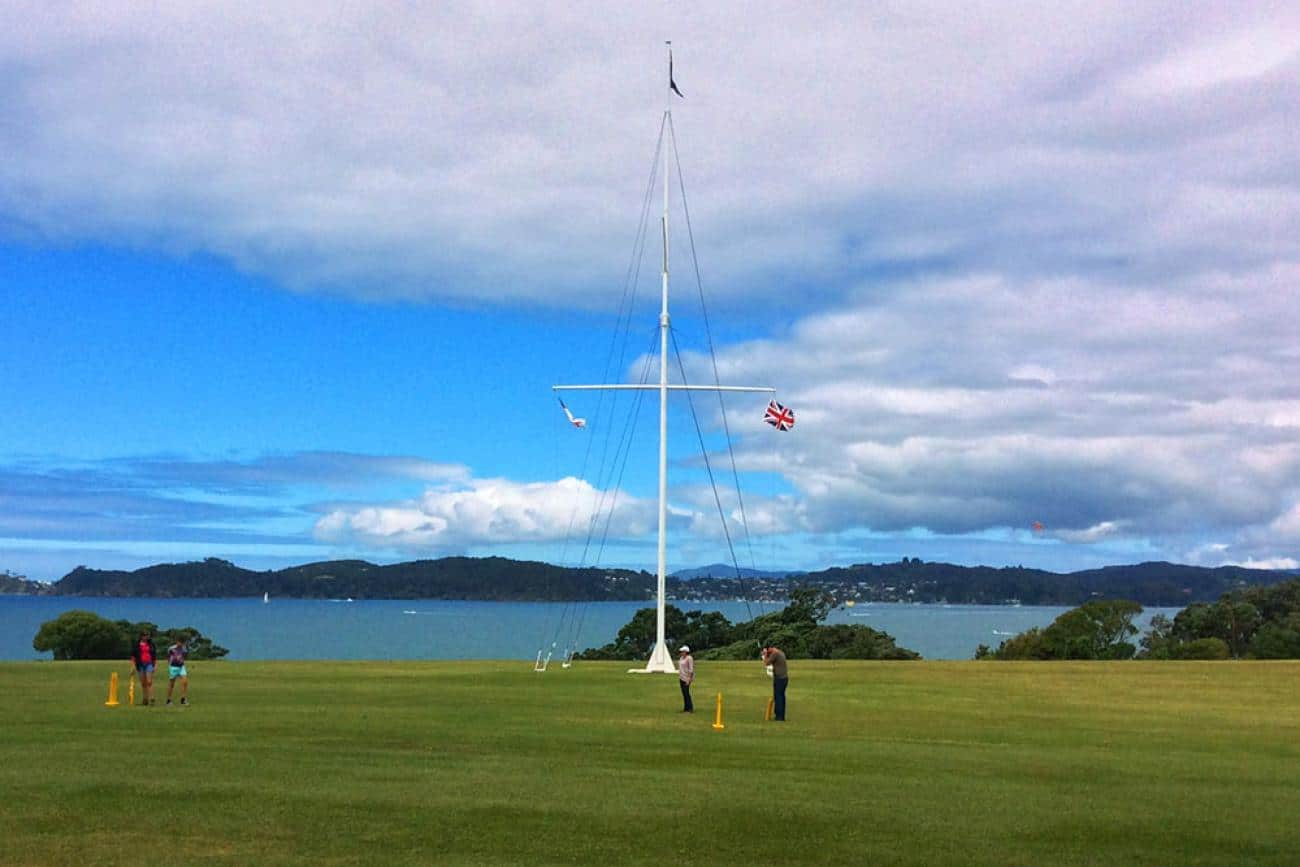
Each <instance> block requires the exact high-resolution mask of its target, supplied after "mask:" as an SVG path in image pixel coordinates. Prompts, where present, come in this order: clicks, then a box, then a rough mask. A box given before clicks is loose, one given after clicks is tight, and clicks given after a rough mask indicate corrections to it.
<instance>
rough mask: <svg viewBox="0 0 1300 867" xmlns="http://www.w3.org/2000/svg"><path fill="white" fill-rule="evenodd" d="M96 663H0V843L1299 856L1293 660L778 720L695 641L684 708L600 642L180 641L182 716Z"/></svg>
mask: <svg viewBox="0 0 1300 867" xmlns="http://www.w3.org/2000/svg"><path fill="white" fill-rule="evenodd" d="M112 667H113V666H112V665H109V664H104V663H7V664H0V805H3V808H2V809H0V841H3V843H2V844H0V863H4V864H10V863H12V864H72V863H78V864H87V863H95V864H138V863H141V861H142V860H144V861H147V862H156V861H161V860H164V859H165V860H169V861H179V862H181V863H190V862H196V861H198V862H202V863H227V864H251V863H259V864H273V863H287V862H294V861H304V860H310V861H312V862H314V863H316V862H318V863H333V864H354V863H410V864H421V863H433V862H442V863H473V864H575V863H576V864H582V863H590V864H656V865H665V864H688V863H698V862H706V861H707V862H711V863H718V864H751V863H752V864H759V863H761V864H765V865H768V864H807V863H839V864H864V863H870V864H925V865H937V864H952V863H964V864H991V865H992V864H996V865H999V867H1004V865H1015V864H1107V865H1116V864H1184V865H1190V864H1246V863H1276V864H1288V863H1289V864H1294V863H1296V862H1295V858H1296V852H1297V851H1300V822H1297V821H1296V816H1298V815H1300V688H1298V687H1297V681H1298V680H1300V663H1289V662H1288V663H1153V664H1147V663H1132V662H1130V663H1115V664H1108V663H1092V664H1088V663H1081V664H1069V663H1040V664H1032V663H1026V664H1018V663H973V662H965V663H962V662H954V663H830V662H823V663H811V662H800V661H795V662H793V663H792V664H791V674H792V680H791V687H790V713H789V716H790V721H789V722H788V723H786V724H785V725H784V726H781V725H778V724H775V723H768V724H764V723H762V722H761V721H760V718H761V714H762V709H763V706H764V704H765V702H766V696H767V692H768V690H769V686H768V684H769V681H768V680H767V678H765V677H764V676H763V675H762V671H761V668H760V667H759V666H758V665H757V663H751V664H742V663H701V664H700V665H699V678H700V679H699V682H698V684H697V688H696V694H697V706H698V707H699V709H700V712H697V713H696V714H695V715H694V716H686V715H683V714H678V713H676V712H675V711H676V710H677V707H678V701H679V699H678V694H677V688H676V684H675V682H674V680H673V679H672V678H669V677H664V676H632V675H628V674H625V673H624V668H623V666H619V665H613V664H602V663H586V664H579V665H578V666H577V667H575V668H573V669H571V670H569V671H561V670H558V669H553V670H552V671H551V672H548V673H546V674H544V675H539V674H535V673H533V672H532V671H531V670H530V667H529V666H528V665H526V664H519V663H397V664H383V663H195V664H193V665H192V666H191V668H192V674H193V676H194V681H193V688H194V689H193V692H194V698H195V700H196V704H195V705H194V706H193V707H191V708H186V709H181V708H162V707H157V708H152V709H143V708H126V707H120V708H116V709H108V708H105V707H103V701H104V698H105V693H106V687H107V681H108V672H109V671H110V670H111V669H112ZM118 668H119V669H120V670H121V669H124V668H125V666H118ZM718 690H721V691H722V692H723V693H724V695H725V699H724V700H725V702H726V706H725V711H726V714H725V721H726V725H727V728H726V730H725V731H723V732H715V731H713V730H712V728H711V726H710V723H711V722H712V715H711V710H712V707H713V695H714V694H715V693H716V692H717V691H718ZM159 694H160V695H161V694H162V690H160V691H159Z"/></svg>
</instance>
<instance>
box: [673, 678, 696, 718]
mask: <svg viewBox="0 0 1300 867" xmlns="http://www.w3.org/2000/svg"><path fill="white" fill-rule="evenodd" d="M677 683H678V685H679V686H681V688H682V710H684V711H687V712H690V713H694V712H695V705H693V704H691V685H690V684H689V683H687V682H686V681H684V680H679V681H677Z"/></svg>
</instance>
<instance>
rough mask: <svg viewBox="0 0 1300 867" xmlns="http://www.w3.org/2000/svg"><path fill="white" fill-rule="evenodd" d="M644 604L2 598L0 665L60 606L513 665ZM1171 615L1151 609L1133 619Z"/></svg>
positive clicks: (322, 654)
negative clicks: (1, 660)
mask: <svg viewBox="0 0 1300 867" xmlns="http://www.w3.org/2000/svg"><path fill="white" fill-rule="evenodd" d="M672 604H675V605H677V606H678V607H679V608H681V609H682V610H686V611H690V610H695V609H700V610H705V611H719V612H721V613H722V614H723V615H724V616H726V617H727V618H728V619H729V620H731V621H732V622H733V623H736V622H739V621H743V620H748V619H750V618H751V617H753V616H755V615H758V614H762V613H766V612H770V611H774V610H777V608H778V607H779V606H776V605H774V604H772V603H764V604H762V605H759V604H758V603H754V602H749V603H745V602H740V601H734V600H725V601H724V600H719V601H712V602H683V603H672ZM646 605H647V603H645V602H584V603H553V602H461V601H447V600H414V599H368V600H358V601H355V602H352V601H347V600H328V599H272V600H271V601H270V602H269V603H264V602H263V601H262V600H261V599H256V598H255V599H144V598H121V597H84V598H78V597H68V596H0V659H3V660H32V659H49V658H50V656H51V655H50V654H49V653H37V652H36V651H35V650H33V649H32V638H34V637H35V635H36V632H37V630H38V629H40V625H41V623H43V622H44V621H46V620H52V619H54V618H55V617H58V616H59V615H60V614H62V613H63V612H64V611H69V610H72V609H82V610H86V611H93V612H95V613H96V614H98V615H100V616H101V617H106V618H108V619H110V620H131V621H141V620H148V621H151V622H153V623H156V624H158V626H160V627H162V628H169V627H180V626H193V627H194V628H196V629H198V630H199V631H200V632H202V633H203V634H204V635H205V636H208V637H209V638H212V639H213V640H214V641H215V642H216V643H217V644H220V645H221V646H223V647H226V648H229V649H230V655H229V656H228V657H227V658H228V659H234V660H280V659H314V660H322V659H340V660H345V659H372V660H376V659H377V660H387V659H392V660H397V659H517V660H527V661H532V660H534V659H535V658H536V656H537V653H538V651H539V650H546V649H550V648H552V646H553V647H554V651H555V654H556V657H557V658H558V657H559V656H560V655H561V654H562V653H563V651H564V648H565V647H566V646H567V645H570V644H573V645H575V646H576V647H577V648H578V649H579V650H583V649H586V648H588V647H598V646H600V645H602V644H606V643H607V642H610V641H613V640H614V637H615V636H616V635H617V634H618V630H619V629H620V628H621V627H622V626H623V625H624V624H626V623H627V622H628V621H629V620H630V619H631V618H632V615H633V614H634V613H635V612H636V611H637V609H639V608H644V607H646ZM1067 610H1068V608H1064V607H1055V606H1038V605H1024V606H1010V605H919V604H917V605H909V604H903V603H871V604H859V605H857V606H856V607H854V608H848V609H845V608H837V609H835V610H834V611H832V612H831V614H830V616H829V617H828V618H827V622H829V623H856V624H862V625H866V626H870V627H872V628H873V629H878V630H883V631H884V632H888V633H889V634H890V635H892V636H893V637H894V638H895V639H896V641H897V642H898V644H899V645H900V646H902V647H907V648H910V649H911V650H915V651H917V652H918V653H920V654H921V655H922V656H923V657H924V658H926V659H970V658H971V657H972V656H974V654H975V649H976V647H978V646H979V645H980V644H987V645H988V646H989V647H994V648H996V647H997V645H998V643H999V642H1001V641H1003V640H1005V639H1006V638H1009V637H1010V636H1012V635H1015V634H1017V633H1019V632H1022V631H1024V630H1026V629H1029V628H1030V627H1033V626H1040V627H1041V626H1047V625H1048V624H1049V623H1051V622H1052V621H1053V620H1054V619H1055V618H1056V617H1057V615H1059V614H1061V613H1062V612H1064V611H1067ZM1178 610H1179V609H1177V608H1148V609H1146V611H1144V612H1143V614H1142V615H1141V617H1140V618H1139V619H1138V621H1137V622H1138V625H1139V626H1140V627H1142V628H1143V629H1145V628H1146V627H1147V625H1148V624H1149V623H1150V620H1151V617H1152V616H1154V615H1155V614H1157V613H1161V612H1163V613H1165V614H1166V615H1168V616H1170V617H1172V616H1173V615H1174V614H1175V613H1177V611H1178Z"/></svg>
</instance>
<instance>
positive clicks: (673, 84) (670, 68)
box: [668, 49, 686, 99]
mask: <svg viewBox="0 0 1300 867" xmlns="http://www.w3.org/2000/svg"><path fill="white" fill-rule="evenodd" d="M668 87H669V88H670V89H671V90H672V92H673V93H675V94H677V95H678V96H680V97H681V98H682V99H685V98H686V97H685V96H684V95H683V94H682V92H681V91H680V90H678V89H677V82H675V81H673V52H672V49H669V50H668Z"/></svg>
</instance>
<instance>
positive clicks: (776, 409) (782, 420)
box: [763, 400, 794, 430]
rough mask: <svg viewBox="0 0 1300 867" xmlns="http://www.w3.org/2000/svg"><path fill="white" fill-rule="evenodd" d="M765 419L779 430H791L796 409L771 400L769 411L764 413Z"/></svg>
mask: <svg viewBox="0 0 1300 867" xmlns="http://www.w3.org/2000/svg"><path fill="white" fill-rule="evenodd" d="M763 421H765V422H767V423H768V424H770V425H771V426H772V427H774V428H776V429H777V430H789V429H790V428H792V427H794V410H792V409H790V408H789V407H785V406H782V405H781V404H779V403H777V402H776V401H774V400H773V401H769V402H768V404H767V412H765V413H763Z"/></svg>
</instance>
